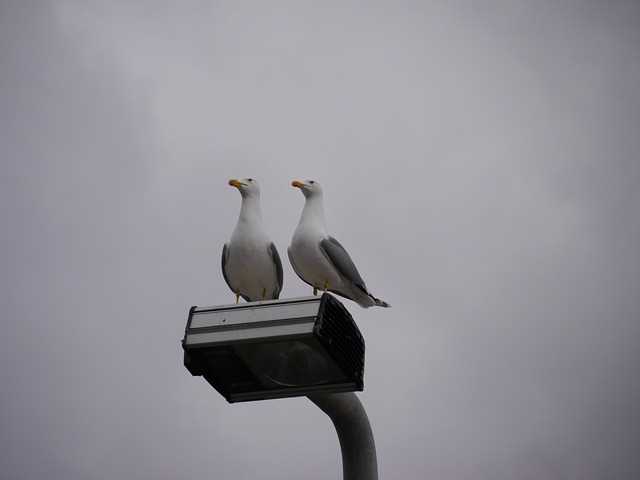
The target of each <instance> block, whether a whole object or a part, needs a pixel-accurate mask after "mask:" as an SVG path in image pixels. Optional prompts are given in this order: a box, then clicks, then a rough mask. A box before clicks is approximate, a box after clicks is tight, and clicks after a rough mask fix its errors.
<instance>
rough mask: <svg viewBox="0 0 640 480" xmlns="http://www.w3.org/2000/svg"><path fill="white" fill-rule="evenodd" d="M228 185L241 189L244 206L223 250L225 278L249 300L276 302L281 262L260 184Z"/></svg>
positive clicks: (279, 287)
mask: <svg viewBox="0 0 640 480" xmlns="http://www.w3.org/2000/svg"><path fill="white" fill-rule="evenodd" d="M229 184H230V185H232V186H236V187H237V188H238V190H240V193H241V194H242V206H241V207H240V215H239V216H238V222H237V223H236V226H235V228H234V230H233V233H232V234H231V239H230V240H229V242H228V243H226V244H225V245H224V248H223V250H222V273H223V275H224V278H225V280H226V282H227V284H228V285H229V288H230V289H231V290H232V291H233V292H234V293H235V294H236V295H237V296H241V297H242V298H244V299H245V300H246V301H257V300H271V299H277V298H278V297H279V296H280V292H281V290H282V263H281V262H280V256H279V255H278V250H277V249H276V247H275V245H274V244H273V242H272V241H271V239H270V238H269V236H268V235H267V233H266V231H265V229H264V225H263V222H262V212H261V210H260V190H259V188H258V186H257V182H256V181H255V180H253V179H244V180H242V181H240V180H230V181H229Z"/></svg>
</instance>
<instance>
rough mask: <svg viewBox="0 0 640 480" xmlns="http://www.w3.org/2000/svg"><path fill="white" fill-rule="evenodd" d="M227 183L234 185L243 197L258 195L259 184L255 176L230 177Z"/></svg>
mask: <svg viewBox="0 0 640 480" xmlns="http://www.w3.org/2000/svg"><path fill="white" fill-rule="evenodd" d="M229 185H230V186H232V187H236V188H237V189H238V191H239V192H240V195H242V197H243V198H246V197H259V196H260V185H258V181H257V180H256V179H255V178H240V179H236V178H232V179H231V180H229Z"/></svg>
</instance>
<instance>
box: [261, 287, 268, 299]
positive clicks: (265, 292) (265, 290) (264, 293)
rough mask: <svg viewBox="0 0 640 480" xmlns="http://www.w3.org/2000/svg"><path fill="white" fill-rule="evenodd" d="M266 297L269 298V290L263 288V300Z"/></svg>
mask: <svg viewBox="0 0 640 480" xmlns="http://www.w3.org/2000/svg"><path fill="white" fill-rule="evenodd" d="M266 296H267V289H266V288H264V287H263V288H262V300H264V299H265V297H266Z"/></svg>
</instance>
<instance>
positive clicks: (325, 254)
mask: <svg viewBox="0 0 640 480" xmlns="http://www.w3.org/2000/svg"><path fill="white" fill-rule="evenodd" d="M291 186H293V187H296V188H299V189H300V190H301V191H302V194H303V195H304V197H305V202H304V208H303V209H302V215H301V216H300V222H299V223H298V227H297V228H296V230H295V232H293V238H292V239H291V245H290V246H289V248H288V249H287V253H288V255H289V261H290V262H291V266H292V267H293V270H294V271H295V272H296V274H297V275H298V276H299V277H300V278H301V279H302V281H303V282H305V283H308V284H309V285H311V286H312V287H313V294H314V295H317V293H318V290H323V291H325V292H326V291H327V290H328V291H330V292H333V293H336V294H338V295H340V296H342V297H346V298H348V299H349V300H353V301H354V302H356V303H357V304H358V305H360V306H361V307H363V308H368V307H373V306H376V307H389V306H390V305H389V304H388V303H387V302H384V301H382V300H380V299H378V298H376V297H374V296H373V295H371V293H369V290H367V286H366V285H365V283H364V280H362V277H361V276H360V274H359V273H358V269H357V268H356V266H355V265H354V263H353V260H351V257H350V256H349V254H348V253H347V251H346V250H345V249H344V247H343V246H342V245H340V242H338V240H336V239H335V238H333V237H331V236H330V235H329V234H328V233H327V227H326V224H325V221H324V208H323V206H322V187H321V186H320V184H319V183H318V182H316V181H314V180H307V181H306V182H301V181H299V180H294V181H293V182H291Z"/></svg>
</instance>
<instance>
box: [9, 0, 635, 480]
mask: <svg viewBox="0 0 640 480" xmlns="http://www.w3.org/2000/svg"><path fill="white" fill-rule="evenodd" d="M639 85H640V5H639V4H638V3H637V2H633V1H629V2H623V1H612V2H591V1H580V2H578V1H561V2H556V1H549V2H546V1H533V0H530V1H488V2H457V1H456V2H452V1H442V2H435V1H434V2H401V1H393V2H391V1H388V2H366V3H364V2H345V1H340V2H306V1H295V2H240V1H236V0H234V1H228V2H207V1H180V2H159V1H147V2H107V1H104V2H88V1H82V2H68V1H61V0H60V1H55V2H47V1H44V0H43V1H24V2H22V1H14V2H11V1H9V2H7V1H6V0H0V149H1V150H0V162H1V171H2V175H1V176H0V222H1V223H0V301H1V306H2V323H1V325H2V337H1V338H2V347H1V348H0V384H1V385H2V388H1V389H0V451H1V452H2V454H0V472H2V473H1V474H0V476H1V477H2V478H7V479H12V480H13V479H16V480H22V479H25V480H26V479H29V480H31V479H36V478H48V479H55V480H57V479H65V480H74V479H82V480H93V479H112V478H126V479H131V480H137V479H193V478H215V479H220V480H224V479H234V480H237V479H254V478H256V479H265V480H266V479H274V480H275V479H282V478H305V479H310V480H316V479H317V480H321V479H330V478H340V472H341V466H340V454H339V449H338V443H337V439H336V436H335V431H334V430H333V427H332V425H331V424H330V422H329V420H328V419H327V418H326V417H325V416H324V414H323V413H322V412H320V410H318V409H317V408H316V407H314V406H313V405H312V404H311V403H310V402H309V401H307V400H306V399H304V398H296V399H286V400H279V401H264V402H256V403H248V404H236V405H228V404H227V403H226V402H225V401H224V400H223V398H222V397H220V396H219V395H218V394H217V393H216V392H215V391H214V390H212V389H211V387H210V386H209V385H208V384H207V383H206V382H205V381H204V380H202V379H201V378H197V377H191V376H190V375H189V373H188V372H187V370H186V369H185V368H184V367H183V366H182V350H181V347H180V343H179V342H180V339H181V338H182V335H183V331H184V325H185V322H186V316H187V310H188V308H189V307H190V306H191V305H212V304H221V303H228V302H230V301H232V300H233V296H232V294H231V292H230V291H229V290H228V289H227V287H226V285H225V283H224V281H223V278H222V275H221V273H220V269H219V257H220V251H221V248H222V245H223V243H224V242H225V241H226V240H227V239H228V237H229V236H230V234H231V231H232V229H233V226H234V224H235V220H236V217H237V213H238V210H239V204H240V197H239V195H238V192H237V191H236V190H235V189H233V188H230V187H228V186H227V185H226V182H227V180H228V179H229V178H232V177H254V178H257V179H259V181H260V182H261V185H262V192H263V193H262V198H263V211H264V217H265V220H266V222H267V225H268V229H269V231H270V233H271V235H272V237H273V239H274V241H275V243H276V244H277V246H278V248H279V250H280V254H281V256H282V257H283V259H285V258H286V253H285V252H286V246H287V245H288V242H289V239H290V236H291V234H292V232H293V230H294V228H295V225H296V223H297V220H298V216H299V213H300V210H301V207H302V204H303V199H302V196H301V195H300V192H299V191H297V190H295V189H293V188H291V187H290V186H289V182H290V181H291V179H293V178H303V179H315V180H318V181H320V182H321V183H322V184H323V186H324V190H325V208H326V214H327V222H328V226H329V229H330V231H331V233H332V234H333V235H334V236H335V237H337V238H338V239H339V240H340V241H341V242H342V243H343V244H344V245H345V246H346V248H347V249H348V250H349V251H350V253H351V255H352V257H353V258H354V260H355V262H356V264H357V265H358V266H359V269H360V271H361V273H362V275H363V277H364V278H365V280H366V281H367V284H368V286H369V287H370V289H371V290H372V292H373V293H374V294H375V295H376V296H379V297H380V298H383V299H384V300H387V301H388V302H390V303H391V304H392V305H393V307H392V308H391V309H369V310H364V309H361V308H359V307H358V306H357V305H355V304H353V303H351V302H349V301H347V300H345V303H346V304H347V306H348V308H349V309H350V311H351V312H352V313H353V315H354V317H355V319H356V321H357V322H358V324H359V326H360V329H361V331H362V332H363V334H364V336H365V339H366V342H367V359H366V360H367V365H366V379H365V388H366V390H365V392H363V393H362V394H361V395H360V398H361V399H362V401H363V403H364V404H365V406H366V408H367V411H368V413H369V417H370V419H371V423H372V427H373V430H374V433H375V436H376V443H377V449H378V461H379V469H380V473H381V478H386V479H394V478H438V479H441V480H449V479H451V480H453V479H455V480H465V479H469V480H470V479H474V480H478V479H480V480H484V479H487V480H503V479H504V480H506V479H515V478H517V479H524V480H540V479H545V480H556V479H558V480H561V479H584V480H591V479H603V478H612V479H613V478H615V479H621V480H622V479H635V478H639V477H640V456H639V455H638V453H637V449H638V445H640V422H639V421H638V419H639V418H640V380H639V378H640V377H639V375H638V366H639V365H640V295H639V292H640V248H639V247H638V246H639V243H640V241H639V239H640V188H639V184H640V159H639V157H638V152H640V135H639V133H640V93H639V90H638V86H639ZM284 268H285V283H284V291H283V296H285V297H291V296H300V295H307V294H308V293H309V288H307V286H306V285H304V284H303V283H302V282H301V281H299V280H298V279H297V278H296V277H295V276H294V274H293V271H292V270H291V267H290V266H289V264H288V262H285V265H284Z"/></svg>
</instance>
